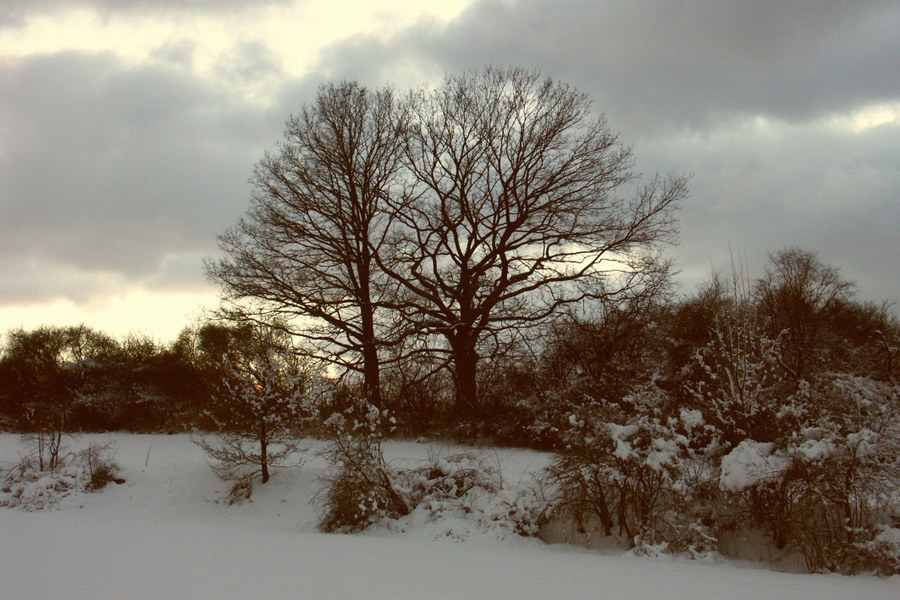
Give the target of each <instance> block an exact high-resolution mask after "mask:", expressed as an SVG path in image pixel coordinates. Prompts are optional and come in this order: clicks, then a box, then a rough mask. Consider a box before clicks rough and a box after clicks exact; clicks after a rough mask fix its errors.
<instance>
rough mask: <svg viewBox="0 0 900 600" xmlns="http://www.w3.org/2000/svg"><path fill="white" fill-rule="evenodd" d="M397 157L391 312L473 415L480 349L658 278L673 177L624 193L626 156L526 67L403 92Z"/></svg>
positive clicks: (676, 184) (587, 106) (598, 124)
mask: <svg viewBox="0 0 900 600" xmlns="http://www.w3.org/2000/svg"><path fill="white" fill-rule="evenodd" d="M404 149H405V157H404V158H405V162H406V164H407V168H408V169H409V171H410V173H411V178H412V179H413V180H414V181H415V184H416V187H415V189H414V190H412V191H411V192H410V194H408V195H407V196H405V197H404V200H405V201H404V203H403V204H402V205H401V206H397V205H394V206H393V209H394V216H395V219H396V221H397V224H396V231H397V233H396V235H395V236H394V237H393V238H392V245H391V252H390V253H386V254H385V255H383V256H382V255H379V256H377V257H376V258H377V259H378V260H379V264H380V265H381V267H382V268H383V269H384V270H385V272H387V273H389V274H390V276H391V277H392V278H393V280H394V281H396V282H398V283H399V284H400V285H401V286H402V289H403V291H404V293H405V300H406V301H407V304H405V305H404V306H403V307H402V312H403V315H404V317H405V318H406V319H408V320H409V321H410V322H411V323H413V324H414V326H415V327H414V328H415V330H416V331H418V332H419V333H421V334H422V335H424V336H437V337H438V339H443V340H444V341H445V342H446V344H445V345H437V344H432V346H431V347H432V349H433V350H434V351H439V352H443V353H445V354H446V355H447V356H448V358H449V359H450V363H451V365H452V373H453V380H454V385H455V391H456V402H455V404H456V410H457V414H458V415H459V416H460V417H461V418H467V417H471V416H472V415H474V414H475V413H476V411H477V410H478V405H479V403H478V390H477V381H478V377H477V373H478V368H479V361H480V358H481V356H482V354H481V352H482V351H483V344H485V343H488V344H491V345H493V346H495V347H498V346H499V347H502V346H503V345H504V344H505V343H507V342H509V341H510V339H511V338H512V337H514V336H515V334H516V332H518V331H521V330H524V329H527V328H531V327H533V326H535V325H538V324H540V323H542V322H545V321H546V320H547V319H551V318H553V317H554V316H556V315H558V314H560V313H561V312H562V311H564V310H566V309H569V308H572V307H574V306H575V305H580V304H581V303H582V302H584V301H587V300H590V299H594V298H610V297H613V296H616V295H627V294H628V293H630V292H631V291H634V290H636V289H639V288H641V287H643V286H644V285H645V283H646V282H647V280H653V279H656V278H658V277H660V276H664V274H665V271H666V265H664V264H660V262H658V261H657V260H656V255H655V252H654V251H655V250H656V249H657V248H658V246H659V245H660V244H661V243H662V242H665V241H669V240H671V239H672V237H673V235H674V234H675V229H676V226H675V219H674V210H675V208H676V206H677V204H678V203H679V201H680V200H682V199H683V198H684V197H685V195H686V178H685V177H681V176H667V177H661V178H656V179H654V180H653V181H651V182H650V183H649V184H647V185H645V186H644V187H642V188H640V189H638V190H637V192H636V193H635V194H634V196H633V197H632V198H631V199H625V198H622V197H620V196H618V195H617V193H618V191H619V189H620V188H621V187H622V186H624V185H626V184H628V183H630V182H632V181H633V180H634V179H635V175H634V174H633V173H632V171H631V168H632V157H631V152H630V150H629V149H628V148H627V147H625V146H623V145H622V144H621V143H620V142H619V140H618V137H617V136H616V135H615V134H613V133H612V132H611V131H610V129H609V127H608V126H607V124H606V122H605V120H604V119H603V118H598V117H595V116H592V112H591V101H590V99H589V98H588V97H587V96H586V95H584V94H582V93H580V92H578V91H577V90H575V89H573V88H571V87H569V86H566V85H564V84H561V83H557V82H554V81H553V80H551V79H549V78H544V77H542V76H541V75H540V74H539V73H536V72H532V71H526V70H522V69H504V68H488V69H485V70H483V71H479V72H468V73H465V74H462V75H458V76H448V77H446V78H445V80H444V82H443V85H441V86H440V87H439V88H437V89H436V90H434V91H432V92H422V93H421V94H419V95H415V96H414V97H413V99H412V101H411V107H410V124H409V128H408V138H407V139H406V140H405V147H404Z"/></svg>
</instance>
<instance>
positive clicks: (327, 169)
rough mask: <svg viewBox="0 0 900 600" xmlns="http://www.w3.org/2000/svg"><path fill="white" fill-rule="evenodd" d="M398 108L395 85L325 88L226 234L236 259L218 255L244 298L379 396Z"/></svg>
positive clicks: (220, 275) (223, 273) (294, 121)
mask: <svg viewBox="0 0 900 600" xmlns="http://www.w3.org/2000/svg"><path fill="white" fill-rule="evenodd" d="M398 114H399V112H398V110H397V103H396V102H395V100H394V96H393V93H392V92H391V91H390V90H389V89H382V90H378V91H370V90H367V89H366V88H364V87H362V86H359V85H358V84H356V83H338V84H329V85H326V86H323V87H322V88H321V89H320V90H319V93H318V95H317V97H316V100H315V102H314V103H313V104H312V105H308V106H305V107H303V108H302V110H301V111H300V114H299V115H297V116H295V117H292V118H291V119H290V120H289V121H288V123H287V127H286V130H285V134H284V138H285V139H284V141H283V142H282V144H281V145H280V146H279V149H278V151H277V152H276V153H273V154H266V155H265V157H264V158H263V159H262V160H261V161H260V163H259V164H258V165H257V167H256V171H255V174H254V177H253V179H252V184H253V186H254V191H253V196H252V199H251V207H250V210H249V211H248V214H247V216H246V218H245V219H243V220H241V221H240V223H239V224H238V225H237V227H236V228H233V229H231V230H229V231H227V232H226V233H224V234H223V235H221V236H220V237H219V244H220V247H221V248H222V250H224V252H225V254H226V258H224V259H222V260H219V261H216V262H211V261H210V262H208V263H207V271H208V273H209V275H210V277H211V279H212V280H213V281H214V282H216V283H218V284H219V285H220V286H221V287H222V289H223V290H224V291H225V296H226V298H227V299H228V300H230V301H233V302H234V304H233V306H237V305H240V306H241V309H242V310H245V311H247V312H249V313H250V314H255V315H257V317H258V318H261V319H264V320H268V319H269V317H272V316H275V317H277V318H278V319H280V320H282V321H283V322H285V323H288V324H289V328H290V330H291V332H292V333H295V334H299V335H300V336H302V337H303V338H304V339H305V340H306V342H307V344H309V345H311V346H312V348H314V349H315V351H317V353H318V355H319V356H320V357H322V358H325V359H327V360H329V361H331V362H332V363H334V364H337V365H340V366H341V367H345V368H349V369H351V370H353V371H356V372H362V374H363V376H364V385H365V393H366V397H367V399H368V400H369V402H370V403H372V404H374V405H376V406H378V405H380V386H379V348H380V347H381V346H382V345H383V344H385V343H387V339H388V337H389V335H388V334H387V332H386V331H387V326H386V320H385V319H384V318H383V317H385V316H386V315H387V314H386V313H383V312H382V311H381V308H382V306H383V298H384V295H385V291H386V290H385V287H384V286H385V281H384V280H383V278H381V277H380V275H379V272H378V269H377V265H376V261H375V256H376V255H377V254H378V253H380V252H382V246H383V239H384V236H385V233H386V232H387V231H388V229H389V228H390V221H391V213H390V211H388V210H386V209H385V202H386V200H387V199H388V197H390V196H391V195H392V194H394V193H395V192H394V190H395V188H396V186H397V174H398V171H399V170H400V159H401V156H402V153H401V151H400V148H401V142H402V139H403V138H402V128H403V125H402V121H400V120H399V119H398Z"/></svg>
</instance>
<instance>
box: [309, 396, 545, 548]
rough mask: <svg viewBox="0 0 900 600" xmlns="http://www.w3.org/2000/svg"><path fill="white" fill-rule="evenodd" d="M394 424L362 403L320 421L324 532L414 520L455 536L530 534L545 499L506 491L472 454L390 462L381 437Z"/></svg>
mask: <svg viewBox="0 0 900 600" xmlns="http://www.w3.org/2000/svg"><path fill="white" fill-rule="evenodd" d="M393 426H394V423H393V419H392V418H391V417H388V416H387V415H386V413H385V411H382V410H379V409H377V408H375V407H373V406H371V405H369V404H367V403H365V402H359V403H357V404H356V405H355V406H353V407H351V408H348V409H346V410H344V411H342V412H338V413H334V414H333V415H332V416H331V417H329V419H328V420H327V421H326V422H325V428H326V431H327V432H328V435H329V437H330V441H329V444H328V445H327V446H326V448H325V449H324V451H323V452H322V454H323V456H324V457H325V458H326V460H328V461H329V463H330V464H331V465H332V466H331V469H330V470H329V471H328V472H327V473H326V474H325V476H324V477H323V481H324V486H323V488H322V489H321V490H320V491H319V493H318V494H317V496H316V502H317V504H318V506H319V509H320V513H321V520H320V522H319V527H320V528H321V529H322V530H323V531H329V532H331V531H336V532H355V531H361V530H363V529H366V528H368V527H370V526H372V525H375V524H382V525H384V526H385V527H387V528H389V529H394V530H397V529H399V530H404V529H405V528H406V526H407V525H408V523H409V521H410V520H415V521H420V522H424V523H429V524H432V525H433V526H434V527H436V528H437V529H438V530H439V533H438V535H439V536H441V537H444V536H448V537H452V538H454V539H464V538H466V537H468V536H469V535H470V534H472V533H473V532H478V533H481V534H489V535H493V536H495V537H498V538H505V537H508V536H511V535H522V536H534V535H536V534H537V532H538V529H539V527H540V523H541V519H542V518H543V515H544V513H545V509H546V503H545V502H544V501H543V499H542V498H540V497H539V495H538V493H537V491H536V490H535V489H533V488H527V487H520V488H518V489H511V488H508V487H507V486H506V485H505V483H504V481H503V478H502V476H501V473H500V471H499V468H498V467H497V466H496V465H495V464H492V463H491V461H489V460H487V459H486V458H485V456H483V455H479V454H477V453H460V454H453V455H449V456H442V455H440V454H438V453H435V454H432V455H431V456H430V457H429V459H428V460H427V461H425V463H424V464H421V465H412V466H405V467H399V466H394V465H390V464H388V463H387V461H386V460H385V458H384V453H383V451H382V447H381V442H382V440H383V439H384V436H385V435H386V434H387V433H389V432H390V431H392V430H393Z"/></svg>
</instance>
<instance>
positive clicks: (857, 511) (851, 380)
mask: <svg viewBox="0 0 900 600" xmlns="http://www.w3.org/2000/svg"><path fill="white" fill-rule="evenodd" d="M808 393H809V398H810V403H809V410H808V415H809V417H808V418H807V419H806V420H805V423H804V426H802V427H798V428H796V429H795V430H794V431H793V432H791V434H790V435H786V436H785V437H784V438H782V439H779V440H777V441H775V442H767V443H761V442H757V441H755V440H750V439H747V440H744V441H742V442H741V443H740V444H738V445H737V446H736V447H735V448H734V449H732V450H731V451H730V452H729V453H727V454H726V455H725V456H723V457H722V459H721V471H720V476H719V485H720V488H721V490H722V491H723V492H724V493H725V494H726V496H727V497H728V498H730V499H731V500H732V502H733V503H734V504H735V506H737V507H738V509H739V511H742V512H743V515H744V522H745V523H747V524H750V525H756V526H759V527H763V528H765V529H767V530H768V531H769V533H770V534H771V535H772V540H773V543H774V545H775V546H776V548H778V549H783V550H785V551H797V552H799V553H801V554H802V555H803V557H804V558H805V560H806V564H807V567H808V568H809V570H810V571H839V572H844V573H853V572H857V571H859V570H876V571H882V572H892V571H893V570H895V569H896V565H895V561H896V555H895V554H894V555H891V550H890V549H889V546H885V545H884V544H883V543H881V542H879V541H877V540H878V539H879V537H878V536H879V535H883V532H884V531H886V530H885V529H884V527H885V525H886V523H887V522H888V520H889V518H890V513H891V511H892V510H894V509H895V507H897V506H900V460H898V456H900V392H898V388H897V387H896V386H891V385H889V384H886V383H879V382H875V381H872V380H869V379H865V378H860V377H854V376H849V375H831V376H829V377H827V378H821V379H820V380H819V381H817V382H816V383H815V385H814V386H811V388H810V390H809V392H808ZM884 535H886V534H884Z"/></svg>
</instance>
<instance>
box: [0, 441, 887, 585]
mask: <svg viewBox="0 0 900 600" xmlns="http://www.w3.org/2000/svg"><path fill="white" fill-rule="evenodd" d="M88 440H90V441H100V442H106V441H113V442H114V444H115V445H116V446H117V448H118V451H117V454H116V461H117V462H118V463H119V464H120V465H121V466H122V471H121V475H122V476H123V477H125V479H126V482H125V483H124V484H122V485H111V486H110V487H108V488H106V489H105V490H103V491H102V492H99V493H93V494H81V495H78V496H73V497H71V498H69V499H68V501H67V502H65V503H63V504H61V505H60V506H59V508H58V509H56V510H44V511H39V512H25V511H22V510H12V509H0V539H2V540H3V543H2V545H0V597H3V598H56V599H63V600H64V599H68V598H72V599H76V598H77V599H80V600H81V599H91V600H103V599H107V598H109V599H117V600H118V599H122V598H135V599H144V598H154V599H155V598H191V599H204V598H210V599H217V600H227V599H230V598H265V599H267V600H269V599H273V600H277V599H280V598H291V599H296V598H304V599H317V598H323V599H325V598H327V599H329V600H341V599H344V598H391V599H404V598H416V599H419V598H429V599H442V598H448V599H449V598H453V599H460V598H498V599H502V598H516V599H525V598H539V597H551V598H560V599H565V598H573V599H575V598H577V599H584V598H597V597H602V598H611V599H615V600H627V599H630V598H635V599H642V600H644V599H654V598H667V599H668V598H671V599H676V600H677V599H681V598H684V599H690V600H705V599H712V598H722V597H740V598H742V599H754V598H766V599H769V598H781V599H807V598H809V599H812V598H815V599H817V600H829V599H839V598H840V599H843V598H848V597H861V598H866V599H867V600H878V599H881V598H885V599H887V598H890V599H892V600H895V599H896V598H898V597H900V578H898V577H893V578H877V577H874V576H870V575H863V576H857V577H841V576H837V575H796V574H787V573H777V572H772V571H770V570H768V569H767V568H765V567H763V568H759V566H758V565H756V566H754V565H750V564H748V563H737V562H729V561H721V560H720V561H711V560H710V561H705V562H703V561H688V560H685V559H673V558H669V557H658V558H646V557H636V556H632V555H626V554H623V553H620V552H615V553H611V552H606V553H601V552H596V551H588V550H584V549H580V548H576V547H570V546H565V545H552V546H550V545H544V544H542V543H541V542H539V541H536V540H525V539H519V538H514V537H506V538H504V539H502V540H498V539H497V538H496V537H490V536H476V535H472V536H469V537H467V538H465V541H462V542H460V541H454V539H453V538H451V537H442V538H438V539H436V538H435V536H434V535H432V534H433V530H432V529H429V527H430V525H429V524H427V523H419V522H413V521H410V522H409V523H408V529H407V532H406V533H402V534H400V533H390V532H386V531H383V530H382V531H376V532H371V533H366V534H362V535H327V534H322V533H319V532H317V531H316V529H315V522H316V514H315V510H314V508H313V506H312V505H311V504H310V499H311V497H312V495H313V494H314V493H315V491H316V490H317V489H318V483H317V481H316V479H315V478H316V475H317V474H318V473H320V472H321V470H322V469H323V468H324V464H322V462H321V459H318V458H312V459H310V460H309V461H307V463H306V464H305V465H304V467H303V468H302V469H292V470H287V469H282V470H279V471H278V472H277V474H276V475H275V476H274V477H273V478H272V480H271V481H270V482H269V483H268V484H266V485H265V486H261V485H257V486H256V488H255V490H254V492H253V496H252V499H251V500H252V501H251V502H248V503H244V504H240V505H228V504H227V503H226V502H224V501H222V500H223V497H224V493H225V492H226V491H227V487H228V486H227V485H226V484H224V483H222V482H220V481H219V480H217V479H216V478H215V476H214V475H213V473H212V471H211V470H210V469H209V467H208V466H207V465H206V463H205V461H204V457H203V454H202V452H201V451H200V449H199V448H197V447H196V446H195V445H193V444H192V443H191V441H190V438H189V437H188V436H181V435H176V436H161V435H160V436H156V435H152V436H150V435H144V436H139V435H113V436H86V437H85V438H82V439H80V440H77V441H73V442H71V445H79V446H80V445H87V442H88ZM433 451H434V449H433V448H429V446H428V445H423V444H414V443H401V442H390V443H387V444H386V453H387V455H388V458H389V459H390V460H392V461H398V462H401V461H403V462H405V461H414V460H419V459H423V458H425V457H426V456H427V454H428V453H429V452H433ZM455 451H456V450H455V449H454V450H448V451H446V452H445V453H449V452H455ZM19 452H20V447H19V445H18V438H17V437H16V436H12V435H6V434H4V435H0V463H3V464H8V463H13V462H16V461H17V460H18V455H19ZM490 452H492V453H494V454H495V457H496V460H497V461H498V464H500V465H501V468H502V471H503V476H504V478H505V479H506V481H507V482H508V484H510V487H511V488H516V487H517V485H518V484H520V483H521V484H524V482H526V481H527V480H528V478H529V473H531V472H533V471H536V470H537V469H539V468H541V467H542V466H544V465H545V464H546V463H547V461H548V459H549V457H548V456H547V455H545V454H541V453H536V452H529V451H521V450H496V451H494V450H491V451H490Z"/></svg>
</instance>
